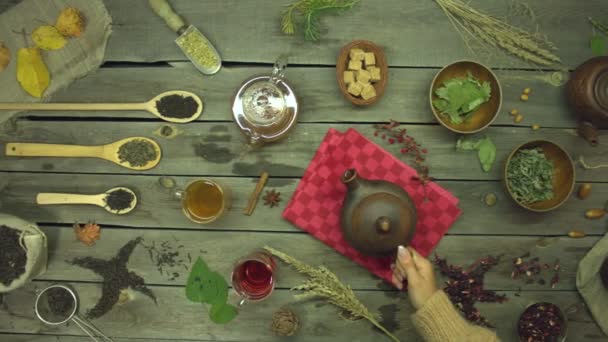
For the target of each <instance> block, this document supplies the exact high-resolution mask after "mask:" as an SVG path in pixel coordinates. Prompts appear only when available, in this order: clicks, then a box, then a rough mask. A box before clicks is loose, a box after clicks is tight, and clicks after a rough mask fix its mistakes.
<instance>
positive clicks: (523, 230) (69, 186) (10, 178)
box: [0, 172, 608, 236]
mask: <svg viewBox="0 0 608 342" xmlns="http://www.w3.org/2000/svg"><path fill="white" fill-rule="evenodd" d="M194 179H196V177H173V180H174V181H175V183H176V185H177V188H180V187H183V186H185V185H186V184H188V183H189V182H191V181H192V180H194ZM218 179H219V180H221V181H222V182H223V183H224V184H227V185H228V186H229V187H230V189H231V191H232V199H233V200H232V207H231V208H230V210H229V211H228V213H227V214H226V216H225V217H223V218H222V219H221V220H218V221H217V222H215V223H212V224H209V225H205V226H201V225H198V224H195V223H193V222H191V221H190V220H188V219H187V218H186V217H185V216H184V215H183V213H182V211H181V205H180V202H179V201H178V200H177V199H175V198H174V196H173V191H174V190H171V189H167V188H165V187H163V186H161V184H160V182H159V177H155V176H124V175H81V174H53V173H49V174H40V173H13V172H4V173H0V211H4V212H9V213H12V214H14V215H17V216H20V217H23V218H25V219H28V220H30V221H33V222H47V223H50V222H53V223H65V224H71V223H73V222H75V221H78V222H86V221H88V220H94V221H96V222H98V223H100V224H103V225H106V224H107V225H120V226H129V227H155V228H187V229H200V228H205V229H230V230H254V231H280V232H287V231H298V229H297V228H296V227H294V226H293V225H291V224H290V223H289V222H287V221H285V220H282V219H280V214H281V212H282V210H283V208H284V207H285V206H286V205H287V202H288V201H289V199H290V197H291V195H292V194H293V191H294V189H295V187H296V186H297V183H298V182H299V179H298V178H272V177H271V178H270V180H269V182H268V184H267V188H266V189H276V190H277V191H279V192H281V194H282V198H283V200H282V202H281V203H280V204H279V207H278V208H269V207H267V206H264V205H262V202H261V201H260V203H258V207H257V209H256V211H255V213H254V215H253V216H245V215H243V213H242V210H243V208H244V207H245V206H246V204H247V201H248V199H249V195H250V193H251V191H253V188H254V187H255V184H254V183H255V182H256V179H255V178H241V177H239V178H224V177H221V178H218ZM439 183H440V184H441V185H442V186H444V187H445V188H446V189H448V190H449V191H451V192H452V193H453V194H454V195H455V196H456V197H457V198H459V199H460V204H459V206H460V208H462V210H463V211H464V214H463V215H462V216H461V217H460V218H459V219H458V221H456V223H455V224H454V226H453V227H452V228H451V229H450V231H449V233H450V234H485V235H488V234H497V235H536V236H538V235H545V236H546V235H565V234H566V233H567V232H568V231H570V230H571V229H578V230H583V231H585V232H586V233H587V234H600V235H601V234H604V233H605V231H606V227H605V223H604V222H603V221H602V220H587V219H585V218H584V217H583V213H584V211H585V210H587V209H589V208H591V207H597V206H602V203H603V201H604V199H605V198H607V197H608V184H600V183H598V184H594V185H593V193H592V196H591V197H590V198H589V199H587V200H586V201H581V200H579V199H577V198H576V196H572V198H571V199H570V200H569V201H568V202H567V203H566V204H564V205H563V206H562V207H561V208H560V209H559V210H556V211H555V212H552V213H551V214H550V215H538V214H534V213H530V212H528V211H525V210H523V209H521V208H520V207H519V206H517V205H516V204H515V203H513V202H512V201H511V200H510V198H509V197H508V196H507V194H506V193H505V191H504V187H503V185H502V184H501V183H500V182H495V181H488V182H471V181H440V182H439ZM117 185H122V186H128V187H130V188H132V189H133V190H135V192H136V193H137V194H138V196H139V204H138V207H137V208H136V209H135V211H133V212H131V213H129V214H128V215H124V216H122V215H121V216H119V215H112V214H109V213H107V212H106V211H105V210H104V209H102V208H98V207H93V206H64V205H55V206H42V207H41V206H36V205H35V204H34V203H35V201H34V199H35V198H36V194H37V193H38V192H76V193H100V192H103V191H105V190H107V189H109V188H111V187H113V186H117ZM490 192H493V193H495V194H496V195H497V197H498V202H497V204H496V205H495V206H494V207H492V208H488V207H486V206H485V204H483V203H482V197H483V196H484V194H487V193H490ZM497 217H500V218H501V219H500V221H499V222H497Z"/></svg>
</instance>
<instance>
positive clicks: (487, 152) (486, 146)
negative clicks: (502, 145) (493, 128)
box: [477, 137, 496, 172]
mask: <svg viewBox="0 0 608 342" xmlns="http://www.w3.org/2000/svg"><path fill="white" fill-rule="evenodd" d="M477 156H478V157H479V161H480V162H481V167H482V168H483V170H484V171H485V172H490V170H491V169H492V165H494V161H495V160H496V145H494V143H493V142H492V140H490V138H488V137H485V138H484V139H482V140H481V141H480V144H479V151H477Z"/></svg>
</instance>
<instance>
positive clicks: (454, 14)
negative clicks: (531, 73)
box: [435, 0, 561, 66]
mask: <svg viewBox="0 0 608 342" xmlns="http://www.w3.org/2000/svg"><path fill="white" fill-rule="evenodd" d="M435 2H436V3H437V4H438V5H439V7H441V9H442V10H443V12H444V13H445V14H446V16H447V17H448V19H449V20H450V23H451V24H452V26H454V28H455V29H456V31H457V32H458V33H459V34H460V36H461V37H462V39H463V41H464V42H465V44H466V46H467V48H469V50H471V51H472V50H473V49H472V48H471V46H470V45H469V39H474V40H477V41H479V42H481V43H482V44H484V45H488V46H492V47H496V48H501V49H503V50H506V51H507V52H509V53H511V54H512V55H514V56H517V57H519V58H521V59H523V60H525V61H528V62H533V63H536V64H540V65H545V66H550V65H554V64H558V63H561V59H560V58H559V57H558V56H556V55H555V54H554V53H553V52H552V51H551V50H555V45H554V44H553V43H551V42H550V41H548V40H547V39H546V37H544V36H542V35H540V34H537V33H530V32H528V31H526V30H523V29H521V28H518V27H515V26H513V25H510V24H508V23H506V22H505V21H504V20H500V19H497V18H495V17H492V16H490V15H488V14H486V13H483V12H481V11H478V10H476V9H474V8H473V7H471V6H469V5H468V4H465V3H464V2H462V1H460V0H435Z"/></svg>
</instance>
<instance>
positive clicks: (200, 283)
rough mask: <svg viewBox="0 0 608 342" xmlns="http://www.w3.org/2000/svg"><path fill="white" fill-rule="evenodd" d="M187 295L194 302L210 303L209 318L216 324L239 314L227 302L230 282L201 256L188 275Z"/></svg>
mask: <svg viewBox="0 0 608 342" xmlns="http://www.w3.org/2000/svg"><path fill="white" fill-rule="evenodd" d="M186 297H187V298H188V299H189V300H190V301H192V302H196V303H204V304H209V305H210V308H209V318H211V320H212V321H213V322H214V323H216V324H226V323H228V322H230V321H232V320H233V319H234V318H235V317H236V316H237V314H238V311H237V309H236V308H235V307H234V306H232V305H230V304H228V303H227V301H228V283H227V282H226V280H225V279H224V278H223V277H222V276H221V274H219V273H217V272H214V271H211V269H209V266H207V264H206V263H205V262H204V261H203V259H201V258H200V257H199V258H198V259H196V262H195V263H194V265H192V270H191V271H190V275H189V276H188V282H187V283H186Z"/></svg>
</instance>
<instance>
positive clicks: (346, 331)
mask: <svg viewBox="0 0 608 342" xmlns="http://www.w3.org/2000/svg"><path fill="white" fill-rule="evenodd" d="M47 284H48V283H45V282H36V283H33V284H32V285H30V286H28V287H27V288H24V289H21V290H19V291H15V292H13V293H10V294H8V295H6V296H5V299H4V303H5V307H6V310H2V311H0V331H2V332H11V333H28V334H33V333H35V334H70V335H82V334H83V333H82V332H81V331H80V330H79V329H78V328H77V327H76V326H75V325H74V324H70V325H69V326H58V327H49V326H44V325H43V324H42V323H40V322H38V321H36V319H35V316H34V313H33V312H32V306H33V300H34V297H35V292H34V291H35V289H36V288H41V287H43V286H45V285H47ZM73 285H74V288H75V290H76V291H77V292H78V294H79V297H80V299H81V302H82V304H81V307H82V308H83V309H81V310H83V311H84V310H85V309H86V308H90V307H91V306H92V305H93V304H94V302H95V301H96V300H97V298H98V296H99V293H100V290H99V285H97V284H73ZM152 290H153V291H154V292H155V293H156V295H157V297H158V305H157V306H155V305H154V304H153V303H152V302H151V301H150V300H149V299H148V298H144V297H143V296H136V297H135V299H134V300H132V301H129V302H127V303H125V304H123V305H121V306H119V307H116V308H114V309H113V310H112V311H111V312H109V313H108V314H106V315H105V316H104V317H102V318H100V319H97V320H95V321H94V323H95V324H96V325H97V327H98V328H99V329H101V330H102V331H104V332H106V333H107V334H109V335H110V336H111V337H117V338H130V337H133V338H157V339H196V340H218V341H234V340H238V341H275V340H276V341H280V340H281V339H279V338H277V337H273V336H272V334H271V332H270V330H269V325H270V319H271V315H272V312H273V311H274V310H277V309H278V308H279V307H280V306H282V305H285V304H290V305H291V307H292V308H293V309H294V310H295V311H296V312H297V313H298V315H299V317H300V318H301V321H302V325H301V329H300V331H299V333H298V335H297V336H296V337H294V340H297V341H310V340H313V339H314V340H315V341H370V340H374V341H385V340H386V341H388V339H387V338H386V337H384V336H382V334H381V333H380V332H378V331H376V330H374V329H373V328H371V327H370V324H369V323H368V322H367V321H365V320H358V321H350V320H345V319H343V318H340V316H339V315H338V310H337V309H336V308H335V307H333V306H331V305H324V304H322V303H321V302H318V301H306V302H302V303H298V304H295V301H294V299H293V297H292V294H291V293H289V292H288V291H286V290H277V291H275V293H274V294H273V295H272V296H271V297H270V298H269V299H267V300H266V301H265V302H262V303H259V304H250V305H247V306H245V307H243V309H242V310H241V312H240V314H239V316H238V317H237V318H236V319H235V320H234V321H233V322H231V323H230V324H228V325H216V324H213V323H211V322H210V321H209V319H208V318H207V314H206V313H205V308H204V307H201V305H200V304H198V305H197V304H193V303H189V302H188V301H187V299H186V298H185V295H184V289H183V288H182V287H152ZM357 295H358V296H359V297H360V298H361V301H362V302H363V303H365V305H367V306H368V307H369V308H370V310H372V311H373V312H384V317H382V318H383V319H384V320H383V321H384V323H385V324H386V325H389V324H390V325H391V327H390V328H392V329H391V330H394V333H395V334H396V335H397V336H398V337H399V338H400V339H401V340H402V341H408V340H418V339H419V338H420V337H419V336H418V335H417V333H416V332H415V330H414V328H413V326H412V323H411V321H410V318H409V315H410V314H411V313H412V312H413V309H412V307H411V306H410V304H409V303H408V302H407V300H406V299H405V297H403V298H400V297H388V296H386V295H384V294H382V293H381V292H377V291H373V292H357ZM509 297H510V298H509V301H507V302H505V303H504V304H481V305H480V310H481V312H482V313H483V314H484V315H486V317H487V318H488V319H489V320H490V321H491V322H493V323H494V324H496V327H497V331H498V334H499V336H500V337H501V339H502V340H503V341H515V340H516V331H515V329H514V325H515V322H516V320H517V317H518V316H519V313H521V311H522V310H523V309H524V308H525V307H526V306H527V305H528V304H530V303H531V302H535V301H540V300H542V301H550V302H554V303H556V304H558V305H560V306H562V307H564V308H567V307H571V306H572V305H577V304H578V303H579V302H580V298H579V296H578V295H577V294H576V292H572V291H560V292H552V293H551V292H523V293H522V294H521V296H520V297H515V296H513V294H512V293H511V294H509ZM229 300H231V301H232V302H235V301H236V299H235V298H234V297H232V298H229ZM579 316H580V317H579V319H578V320H577V321H576V322H573V324H571V325H570V326H569V331H568V336H569V338H572V339H575V340H576V341H584V340H596V338H598V337H599V338H602V334H601V333H600V332H599V329H598V327H597V326H596V325H595V323H593V322H592V321H591V320H590V317H589V316H588V315H587V314H586V313H580V315H579Z"/></svg>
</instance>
